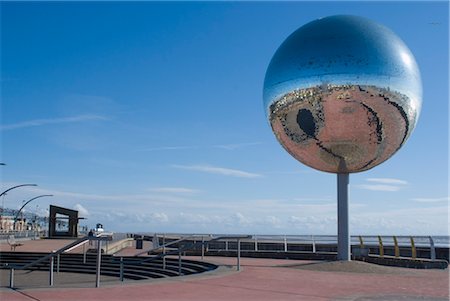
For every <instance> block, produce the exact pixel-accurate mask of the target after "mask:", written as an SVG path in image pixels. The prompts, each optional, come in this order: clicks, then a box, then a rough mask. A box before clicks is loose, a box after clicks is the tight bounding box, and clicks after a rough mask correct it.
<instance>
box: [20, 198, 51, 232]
mask: <svg viewBox="0 0 450 301" xmlns="http://www.w3.org/2000/svg"><path fill="white" fill-rule="evenodd" d="M45 196H53V194H42V195H38V196H36V197H34V198H31V199H29V200H28V201H26V202H25V204H23V205H22V207H20V209H19V211H17V214H16V217H15V218H14V229H15V228H16V222H17V218H18V217H19V214H20V212H21V211H22V209H23V208H25V206H26V205H27V204H28V203H30V202H31V201H34V200H35V199H38V198H42V197H45Z"/></svg>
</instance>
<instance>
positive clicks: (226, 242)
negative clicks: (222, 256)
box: [225, 240, 228, 251]
mask: <svg viewBox="0 0 450 301" xmlns="http://www.w3.org/2000/svg"><path fill="white" fill-rule="evenodd" d="M225 251H228V240H225Z"/></svg>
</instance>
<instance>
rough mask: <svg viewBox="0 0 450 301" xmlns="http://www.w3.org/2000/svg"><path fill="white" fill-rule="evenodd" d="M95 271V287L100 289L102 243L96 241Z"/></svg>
mask: <svg viewBox="0 0 450 301" xmlns="http://www.w3.org/2000/svg"><path fill="white" fill-rule="evenodd" d="M97 242H98V244H97V270H96V273H95V287H100V268H101V264H102V241H101V240H100V239H99V240H97Z"/></svg>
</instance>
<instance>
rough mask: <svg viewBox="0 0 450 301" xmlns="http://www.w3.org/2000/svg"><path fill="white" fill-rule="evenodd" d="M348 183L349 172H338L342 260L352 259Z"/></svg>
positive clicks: (339, 236)
mask: <svg viewBox="0 0 450 301" xmlns="http://www.w3.org/2000/svg"><path fill="white" fill-rule="evenodd" d="M348 183H349V174H348V173H339V174H337V194H338V202H337V203H338V208H337V211H338V254H337V258H338V260H341V261H350V260H351V258H350V231H349V220H348Z"/></svg>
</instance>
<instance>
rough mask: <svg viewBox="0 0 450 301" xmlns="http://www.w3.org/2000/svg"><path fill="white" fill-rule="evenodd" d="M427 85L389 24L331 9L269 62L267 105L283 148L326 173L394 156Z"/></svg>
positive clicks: (410, 127) (364, 166) (357, 168)
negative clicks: (329, 14) (326, 15)
mask: <svg viewBox="0 0 450 301" xmlns="http://www.w3.org/2000/svg"><path fill="white" fill-rule="evenodd" d="M421 94H422V86H421V80H420V73H419V69H418V66H417V63H416V61H415V59H414V56H413V55H412V53H411V52H410V50H409V49H408V47H407V46H406V45H405V44H404V43H403V42H402V41H401V40H400V38H398V37H397V36H396V35H395V34H394V33H393V32H392V31H391V30H389V29H388V28H386V27H384V26H382V25H380V24H377V23H375V22H373V21H371V20H368V19H365V18H362V17H356V16H341V15H339V16H330V17H326V18H322V19H319V20H316V21H313V22H310V23H308V24H306V25H304V26H302V27H301V28H299V29H298V30H296V31H295V32H294V33H292V34H291V35H290V36H289V37H288V38H287V39H286V40H285V41H284V42H283V43H282V45H281V46H280V47H279V48H278V50H277V51H276V53H275V54H274V56H273V58H272V60H271V61H270V64H269V67H268V68H267V72H266V77H265V80H264V106H265V109H266V114H267V117H268V119H269V121H270V123H271V126H272V129H273V131H274V133H275V135H276V137H277V139H278V141H279V142H280V143H281V144H282V145H283V147H284V148H285V149H286V150H287V151H288V152H289V153H290V154H291V155H293V156H294V157H295V158H296V159H298V160H299V161H301V162H303V163H304V164H306V165H308V166H310V167H313V168H316V169H319V170H323V171H327V172H335V173H341V172H345V173H347V172H359V171H363V170H367V169H370V168H372V167H374V166H376V165H378V164H380V163H382V162H384V161H385V160H387V159H388V158H389V157H391V156H392V155H393V154H394V153H395V152H396V151H397V150H398V149H400V147H401V146H402V145H403V144H404V143H405V141H406V140H407V138H408V137H409V136H410V134H411V132H412V130H413V129H414V127H415V125H416V123H417V119H418V115H419V112H420V107H421V97H422V96H421Z"/></svg>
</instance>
